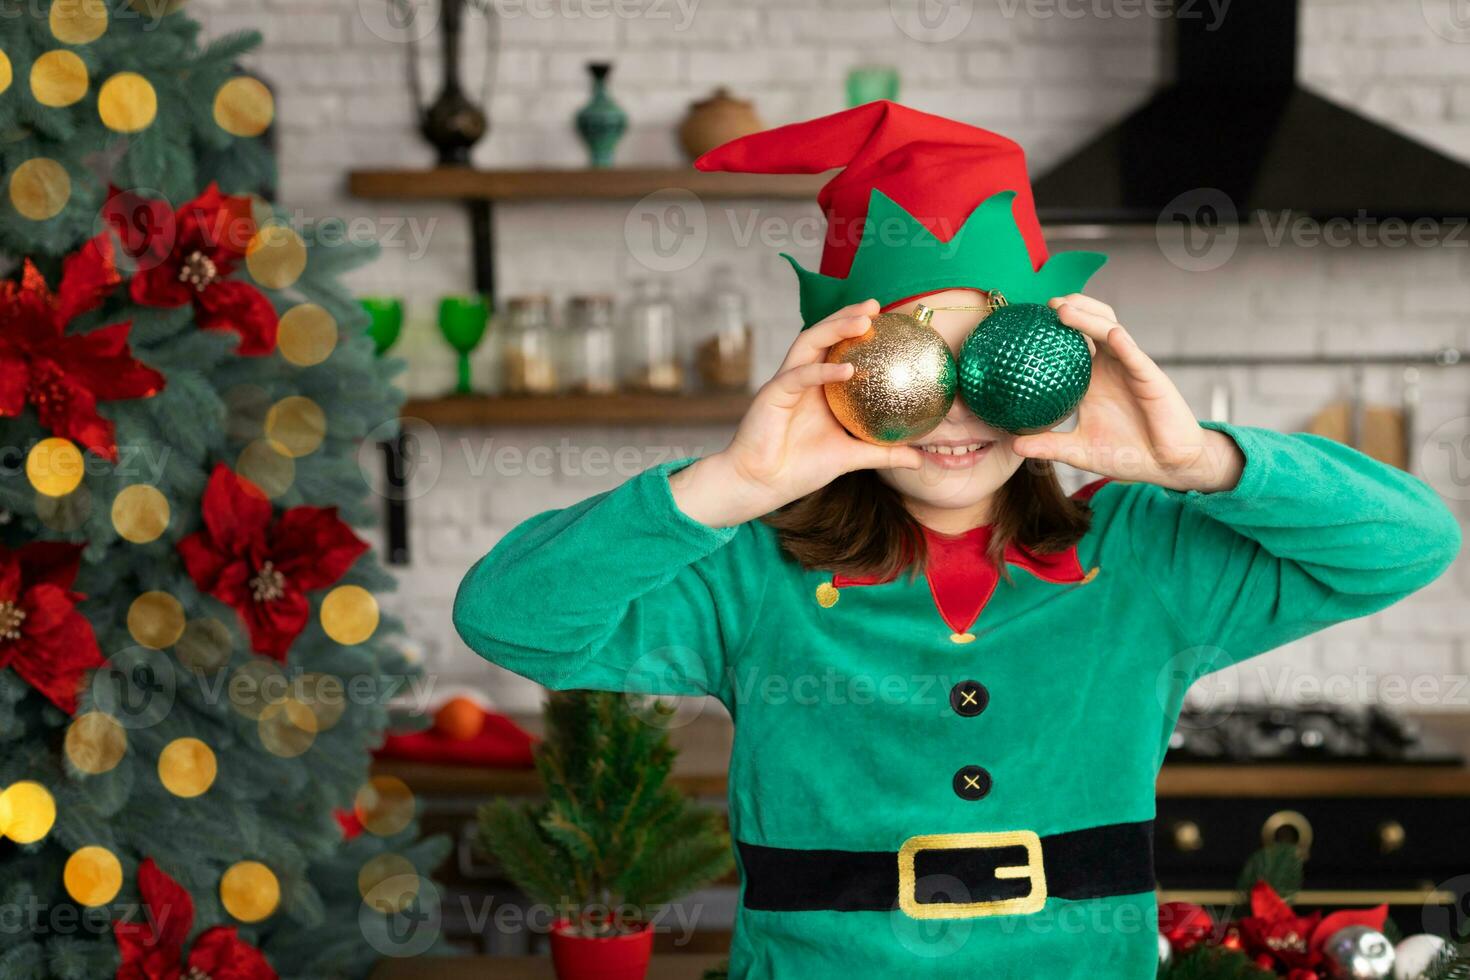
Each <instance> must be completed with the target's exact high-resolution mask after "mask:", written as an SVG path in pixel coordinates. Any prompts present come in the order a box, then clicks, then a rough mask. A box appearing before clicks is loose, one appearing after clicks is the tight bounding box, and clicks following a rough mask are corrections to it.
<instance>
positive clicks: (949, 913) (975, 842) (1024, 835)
mask: <svg viewBox="0 0 1470 980" xmlns="http://www.w3.org/2000/svg"><path fill="white" fill-rule="evenodd" d="M1002 847H1024V848H1025V849H1026V863H1025V864H1023V865H1012V866H1007V867H1003V868H996V869H995V876H996V877H997V878H1027V879H1029V880H1030V881H1031V891H1030V893H1029V894H1026V895H1023V896H1021V897H1020V898H1003V899H998V900H996V901H990V902H923V903H921V902H920V901H919V899H918V896H917V894H916V892H915V889H916V886H917V882H916V880H915V878H914V857H915V855H917V854H918V853H919V852H920V851H953V850H995V849H999V848H1002ZM898 904H899V907H900V908H902V909H903V911H904V913H905V914H906V915H908V916H909V918H911V919H974V918H979V917H981V916H987V915H1030V914H1032V913H1033V912H1039V911H1041V909H1042V907H1043V906H1044V905H1046V870H1045V869H1044V868H1043V867H1042V863H1041V838H1040V837H1038V836H1037V835H1036V834H1034V833H1032V832H1031V831H1029V830H1007V831H1002V832H998V833H987V834H927V835H925V836H922V837H910V838H909V839H908V840H906V841H904V842H903V846H902V847H900V848H899V849H898Z"/></svg>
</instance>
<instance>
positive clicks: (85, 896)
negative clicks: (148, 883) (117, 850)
mask: <svg viewBox="0 0 1470 980" xmlns="http://www.w3.org/2000/svg"><path fill="white" fill-rule="evenodd" d="M61 880H62V883H63V884H64V885H65V886H66V893H67V894H68V895H70V896H71V897H72V901H74V902H76V903H77V904H78V905H84V906H86V907H88V908H95V907H96V906H98V905H106V904H107V903H108V902H110V901H112V900H113V899H114V898H116V897H117V893H118V892H119V891H121V890H122V880H123V871H122V863H121V862H120V861H118V859H117V855H116V854H113V853H112V852H111V851H109V850H108V849H107V848H105V847H98V846H96V845H89V846H87V847H83V848H79V849H78V850H77V851H75V852H74V853H73V854H72V856H71V857H69V858H67V859H66V867H64V868H63V869H62V872H61Z"/></svg>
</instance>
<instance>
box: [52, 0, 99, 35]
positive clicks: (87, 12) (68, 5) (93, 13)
mask: <svg viewBox="0 0 1470 980" xmlns="http://www.w3.org/2000/svg"><path fill="white" fill-rule="evenodd" d="M49 23H50V25H51V33H52V34H53V35H54V36H55V37H56V40H58V41H60V42H61V43H62V44H91V43H92V42H93V41H95V40H97V39H98V38H99V37H101V36H102V35H103V33H104V32H105V31H106V30H107V4H106V3H105V2H104V0H56V2H55V3H53V4H51V16H50V18H49Z"/></svg>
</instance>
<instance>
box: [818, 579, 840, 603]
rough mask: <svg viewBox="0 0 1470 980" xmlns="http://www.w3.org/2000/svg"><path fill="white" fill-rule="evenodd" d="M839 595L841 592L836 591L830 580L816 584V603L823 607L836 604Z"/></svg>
mask: <svg viewBox="0 0 1470 980" xmlns="http://www.w3.org/2000/svg"><path fill="white" fill-rule="evenodd" d="M840 595H841V593H839V592H838V591H837V586H835V585H833V584H832V583H831V582H823V583H822V584H821V585H819V586H817V605H819V606H821V607H822V608H823V609H831V608H832V607H833V606H835V605H837V599H838V597H839V596H840Z"/></svg>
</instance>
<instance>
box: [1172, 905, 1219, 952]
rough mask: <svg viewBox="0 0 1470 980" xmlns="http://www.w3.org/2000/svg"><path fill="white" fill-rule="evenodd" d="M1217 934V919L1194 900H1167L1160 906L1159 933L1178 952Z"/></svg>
mask: <svg viewBox="0 0 1470 980" xmlns="http://www.w3.org/2000/svg"><path fill="white" fill-rule="evenodd" d="M1214 934H1215V920H1214V917H1212V916H1211V915H1210V913H1209V912H1208V911H1207V910H1206V909H1205V908H1204V907H1203V906H1200V905H1195V904H1193V903H1192V902H1165V903H1164V904H1162V905H1160V906H1159V935H1161V936H1163V937H1164V938H1165V939H1167V940H1169V945H1170V946H1171V947H1173V949H1174V951H1175V952H1176V953H1185V952H1188V951H1189V950H1191V949H1193V948H1194V947H1195V946H1198V945H1199V944H1200V943H1202V942H1204V941H1205V940H1207V939H1209V938H1210V937H1211V936H1213V935H1214Z"/></svg>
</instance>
